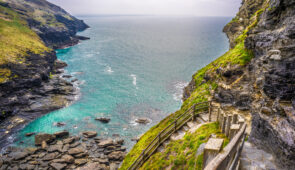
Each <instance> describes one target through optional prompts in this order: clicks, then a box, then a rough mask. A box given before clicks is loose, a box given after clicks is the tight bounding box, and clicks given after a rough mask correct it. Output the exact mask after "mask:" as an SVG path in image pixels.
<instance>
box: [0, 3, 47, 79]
mask: <svg viewBox="0 0 295 170" xmlns="http://www.w3.org/2000/svg"><path fill="white" fill-rule="evenodd" d="M50 50H51V49H49V48H47V47H46V46H45V45H44V43H43V42H42V40H41V39H40V38H39V36H38V35H37V34H36V33H35V32H33V31H32V30H31V29H30V28H29V27H28V26H27V23H26V22H25V21H24V20H22V19H21V18H20V17H19V15H18V14H17V13H16V12H14V11H12V10H10V9H8V8H6V7H3V6H0V67H2V68H0V76H1V77H0V83H3V82H5V81H7V80H9V79H10V78H13V77H16V76H17V75H13V73H11V71H10V70H9V69H7V68H3V67H5V65H7V64H29V63H26V56H28V55H29V54H32V53H33V54H38V55H40V57H42V56H43V55H44V53H45V52H48V51H50Z"/></svg>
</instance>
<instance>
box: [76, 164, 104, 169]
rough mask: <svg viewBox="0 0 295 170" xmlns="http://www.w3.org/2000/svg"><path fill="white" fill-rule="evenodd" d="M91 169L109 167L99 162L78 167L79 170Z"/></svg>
mask: <svg viewBox="0 0 295 170" xmlns="http://www.w3.org/2000/svg"><path fill="white" fill-rule="evenodd" d="M90 169H97V170H105V169H107V167H106V166H105V165H101V164H99V163H97V162H89V163H87V164H86V165H84V166H82V167H79V168H77V170H90Z"/></svg>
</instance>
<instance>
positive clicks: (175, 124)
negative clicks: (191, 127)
mask: <svg viewBox="0 0 295 170" xmlns="http://www.w3.org/2000/svg"><path fill="white" fill-rule="evenodd" d="M176 126H177V120H175V121H174V132H176Z"/></svg>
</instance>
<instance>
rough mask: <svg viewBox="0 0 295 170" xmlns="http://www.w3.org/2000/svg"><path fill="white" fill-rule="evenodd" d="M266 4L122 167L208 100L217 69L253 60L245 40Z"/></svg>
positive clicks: (144, 138) (242, 64)
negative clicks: (180, 119)
mask: <svg viewBox="0 0 295 170" xmlns="http://www.w3.org/2000/svg"><path fill="white" fill-rule="evenodd" d="M265 2H267V1H265ZM265 6H266V7H265V8H263V9H260V10H258V11H257V12H256V13H255V15H253V16H252V17H251V21H252V22H251V24H250V25H249V26H248V27H247V28H246V29H245V30H244V32H243V34H242V35H240V36H239V37H238V38H237V39H236V42H237V45H236V46H235V47H234V48H233V49H230V50H229V51H228V52H226V53H225V54H224V55H223V56H221V57H219V58H218V59H216V60H215V61H213V62H212V63H210V64H209V65H207V66H206V67H204V68H202V69H201V70H199V71H198V72H197V73H196V74H195V75H194V76H193V80H195V82H196V88H195V89H194V91H193V93H192V94H191V95H190V97H189V98H188V99H187V100H185V101H184V103H183V105H182V107H181V109H180V110H178V111H176V112H175V113H173V114H171V115H169V116H168V117H166V118H165V119H164V120H162V121H161V122H160V123H158V124H157V125H155V126H154V127H152V128H151V129H150V130H148V131H147V132H146V133H145V134H144V135H143V136H142V137H141V138H140V140H139V141H138V143H137V144H135V145H134V147H133V148H132V149H131V151H130V152H129V153H128V154H127V156H126V157H125V159H124V161H123V164H122V166H121V168H120V169H128V167H129V166H130V165H131V164H132V163H133V162H134V161H135V160H136V158H137V157H138V156H139V155H140V153H141V152H142V150H143V149H144V148H145V147H146V146H147V145H148V144H149V142H150V141H152V140H153V139H154V138H155V137H156V136H157V134H158V133H159V132H160V131H162V130H163V129H164V128H165V127H166V126H167V125H168V124H169V123H171V122H173V120H174V119H175V118H176V117H177V116H179V115H180V114H182V113H183V112H185V111H186V110H187V109H188V108H189V107H191V106H192V105H193V104H194V103H198V102H202V101H207V100H208V99H209V98H210V97H211V91H212V90H215V89H216V88H217V81H218V80H219V79H220V77H219V75H218V74H216V70H217V69H218V68H220V67H223V68H225V67H226V66H227V65H241V66H244V65H246V64H248V63H249V62H250V61H251V59H252V58H253V57H254V55H253V54H252V52H251V51H249V50H247V49H246V48H245V46H244V41H245V39H246V37H247V33H248V32H249V30H251V29H252V28H254V27H255V26H256V25H257V23H258V18H259V16H260V14H261V13H262V12H263V11H264V10H265V9H266V8H267V5H265ZM232 22H234V21H232ZM205 74H210V76H212V77H211V80H210V81H207V82H205V83H204V81H205V80H204V76H205Z"/></svg>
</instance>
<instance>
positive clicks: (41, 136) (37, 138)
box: [35, 133, 55, 146]
mask: <svg viewBox="0 0 295 170" xmlns="http://www.w3.org/2000/svg"><path fill="white" fill-rule="evenodd" d="M53 140H55V136H54V135H51V134H47V133H43V134H42V133H41V134H37V135H35V145H37V146H38V145H41V144H42V141H45V142H47V143H48V142H52V141H53Z"/></svg>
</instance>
